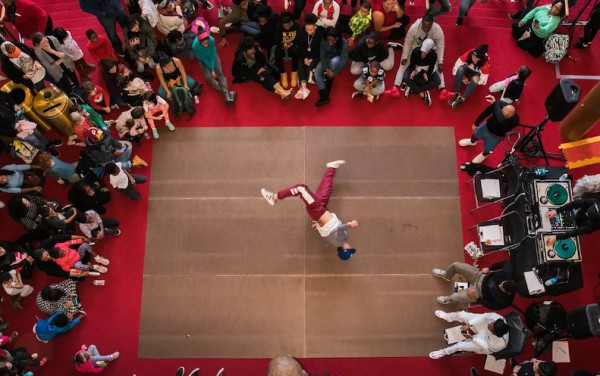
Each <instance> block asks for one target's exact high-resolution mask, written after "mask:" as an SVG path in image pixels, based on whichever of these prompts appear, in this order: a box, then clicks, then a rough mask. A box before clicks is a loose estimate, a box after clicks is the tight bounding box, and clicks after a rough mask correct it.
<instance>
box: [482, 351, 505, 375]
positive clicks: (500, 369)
mask: <svg viewBox="0 0 600 376" xmlns="http://www.w3.org/2000/svg"><path fill="white" fill-rule="evenodd" d="M505 367H506V359H498V360H496V358H494V356H493V355H488V356H486V357H485V365H484V366H483V368H484V369H486V370H488V371H490V372H494V373H498V374H500V375H502V374H503V373H504V368H505Z"/></svg>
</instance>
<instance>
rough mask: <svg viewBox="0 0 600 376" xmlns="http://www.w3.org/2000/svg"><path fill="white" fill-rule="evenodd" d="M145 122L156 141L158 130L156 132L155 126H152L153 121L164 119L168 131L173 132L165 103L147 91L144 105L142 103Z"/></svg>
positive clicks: (167, 106) (173, 128) (173, 127)
mask: <svg viewBox="0 0 600 376" xmlns="http://www.w3.org/2000/svg"><path fill="white" fill-rule="evenodd" d="M143 107H144V111H145V114H144V116H145V117H146V120H147V121H148V124H149V125H150V128H151V129H152V135H154V138H155V139H158V137H159V135H158V130H156V126H155V125H154V121H155V120H162V119H165V125H166V126H167V128H169V130H170V131H174V130H175V126H174V125H173V123H171V121H170V120H169V105H168V104H167V102H166V101H165V100H164V99H162V98H161V97H159V96H157V95H156V94H154V93H153V92H151V91H147V92H146V93H145V94H144V103H143Z"/></svg>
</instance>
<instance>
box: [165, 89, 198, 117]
mask: <svg viewBox="0 0 600 376" xmlns="http://www.w3.org/2000/svg"><path fill="white" fill-rule="evenodd" d="M171 93H172V94H173V96H172V97H171V104H172V105H173V113H175V115H180V114H181V113H183V112H184V111H185V112H187V113H189V114H195V113H196V108H195V107H194V99H193V98H192V94H190V92H189V91H188V90H187V89H186V88H184V87H183V86H173V88H171Z"/></svg>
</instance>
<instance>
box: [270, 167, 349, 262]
mask: <svg viewBox="0 0 600 376" xmlns="http://www.w3.org/2000/svg"><path fill="white" fill-rule="evenodd" d="M344 163H346V161H342V160H339V161H333V162H329V163H327V164H326V166H327V170H326V171H325V175H324V176H323V179H321V184H319V187H318V188H317V190H316V192H315V193H313V192H311V190H310V189H309V188H308V187H307V186H306V185H305V184H296V185H294V186H291V187H289V188H285V189H282V190H281V191H279V192H277V193H273V192H270V191H267V190H266V189H264V188H263V189H261V190H260V193H262V195H263V197H264V198H265V200H267V202H268V203H269V204H271V205H275V203H276V202H277V201H279V200H283V199H284V198H287V197H290V196H298V197H300V199H301V200H302V201H304V204H305V205H306V211H307V212H308V215H309V216H310V218H312V220H313V224H312V228H313V229H315V230H317V231H319V234H321V236H322V237H323V238H325V239H326V240H327V241H328V242H329V243H331V244H332V245H333V246H335V247H337V250H338V256H339V258H341V259H342V260H348V259H349V258H350V257H352V254H354V253H355V252H356V249H355V248H353V247H352V246H351V245H350V244H349V243H348V228H354V227H358V221H357V220H353V221H351V222H348V223H345V224H344V223H342V221H340V220H339V219H338V217H337V216H336V215H335V213H331V212H330V211H329V210H327V204H328V203H329V197H330V196H331V191H332V190H333V177H334V176H335V170H336V169H337V168H338V167H340V166H341V165H342V164H344Z"/></svg>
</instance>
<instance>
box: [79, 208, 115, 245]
mask: <svg viewBox="0 0 600 376" xmlns="http://www.w3.org/2000/svg"><path fill="white" fill-rule="evenodd" d="M84 215H85V221H83V222H79V229H80V230H81V233H82V234H83V235H84V236H86V237H88V238H89V239H90V240H93V241H94V242H98V241H100V240H102V239H104V236H105V235H112V236H119V235H121V230H119V229H118V228H117V227H118V226H119V221H117V220H116V219H110V218H101V217H100V215H99V214H98V213H96V212H95V211H93V210H88V211H86V212H85V213H84Z"/></svg>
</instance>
